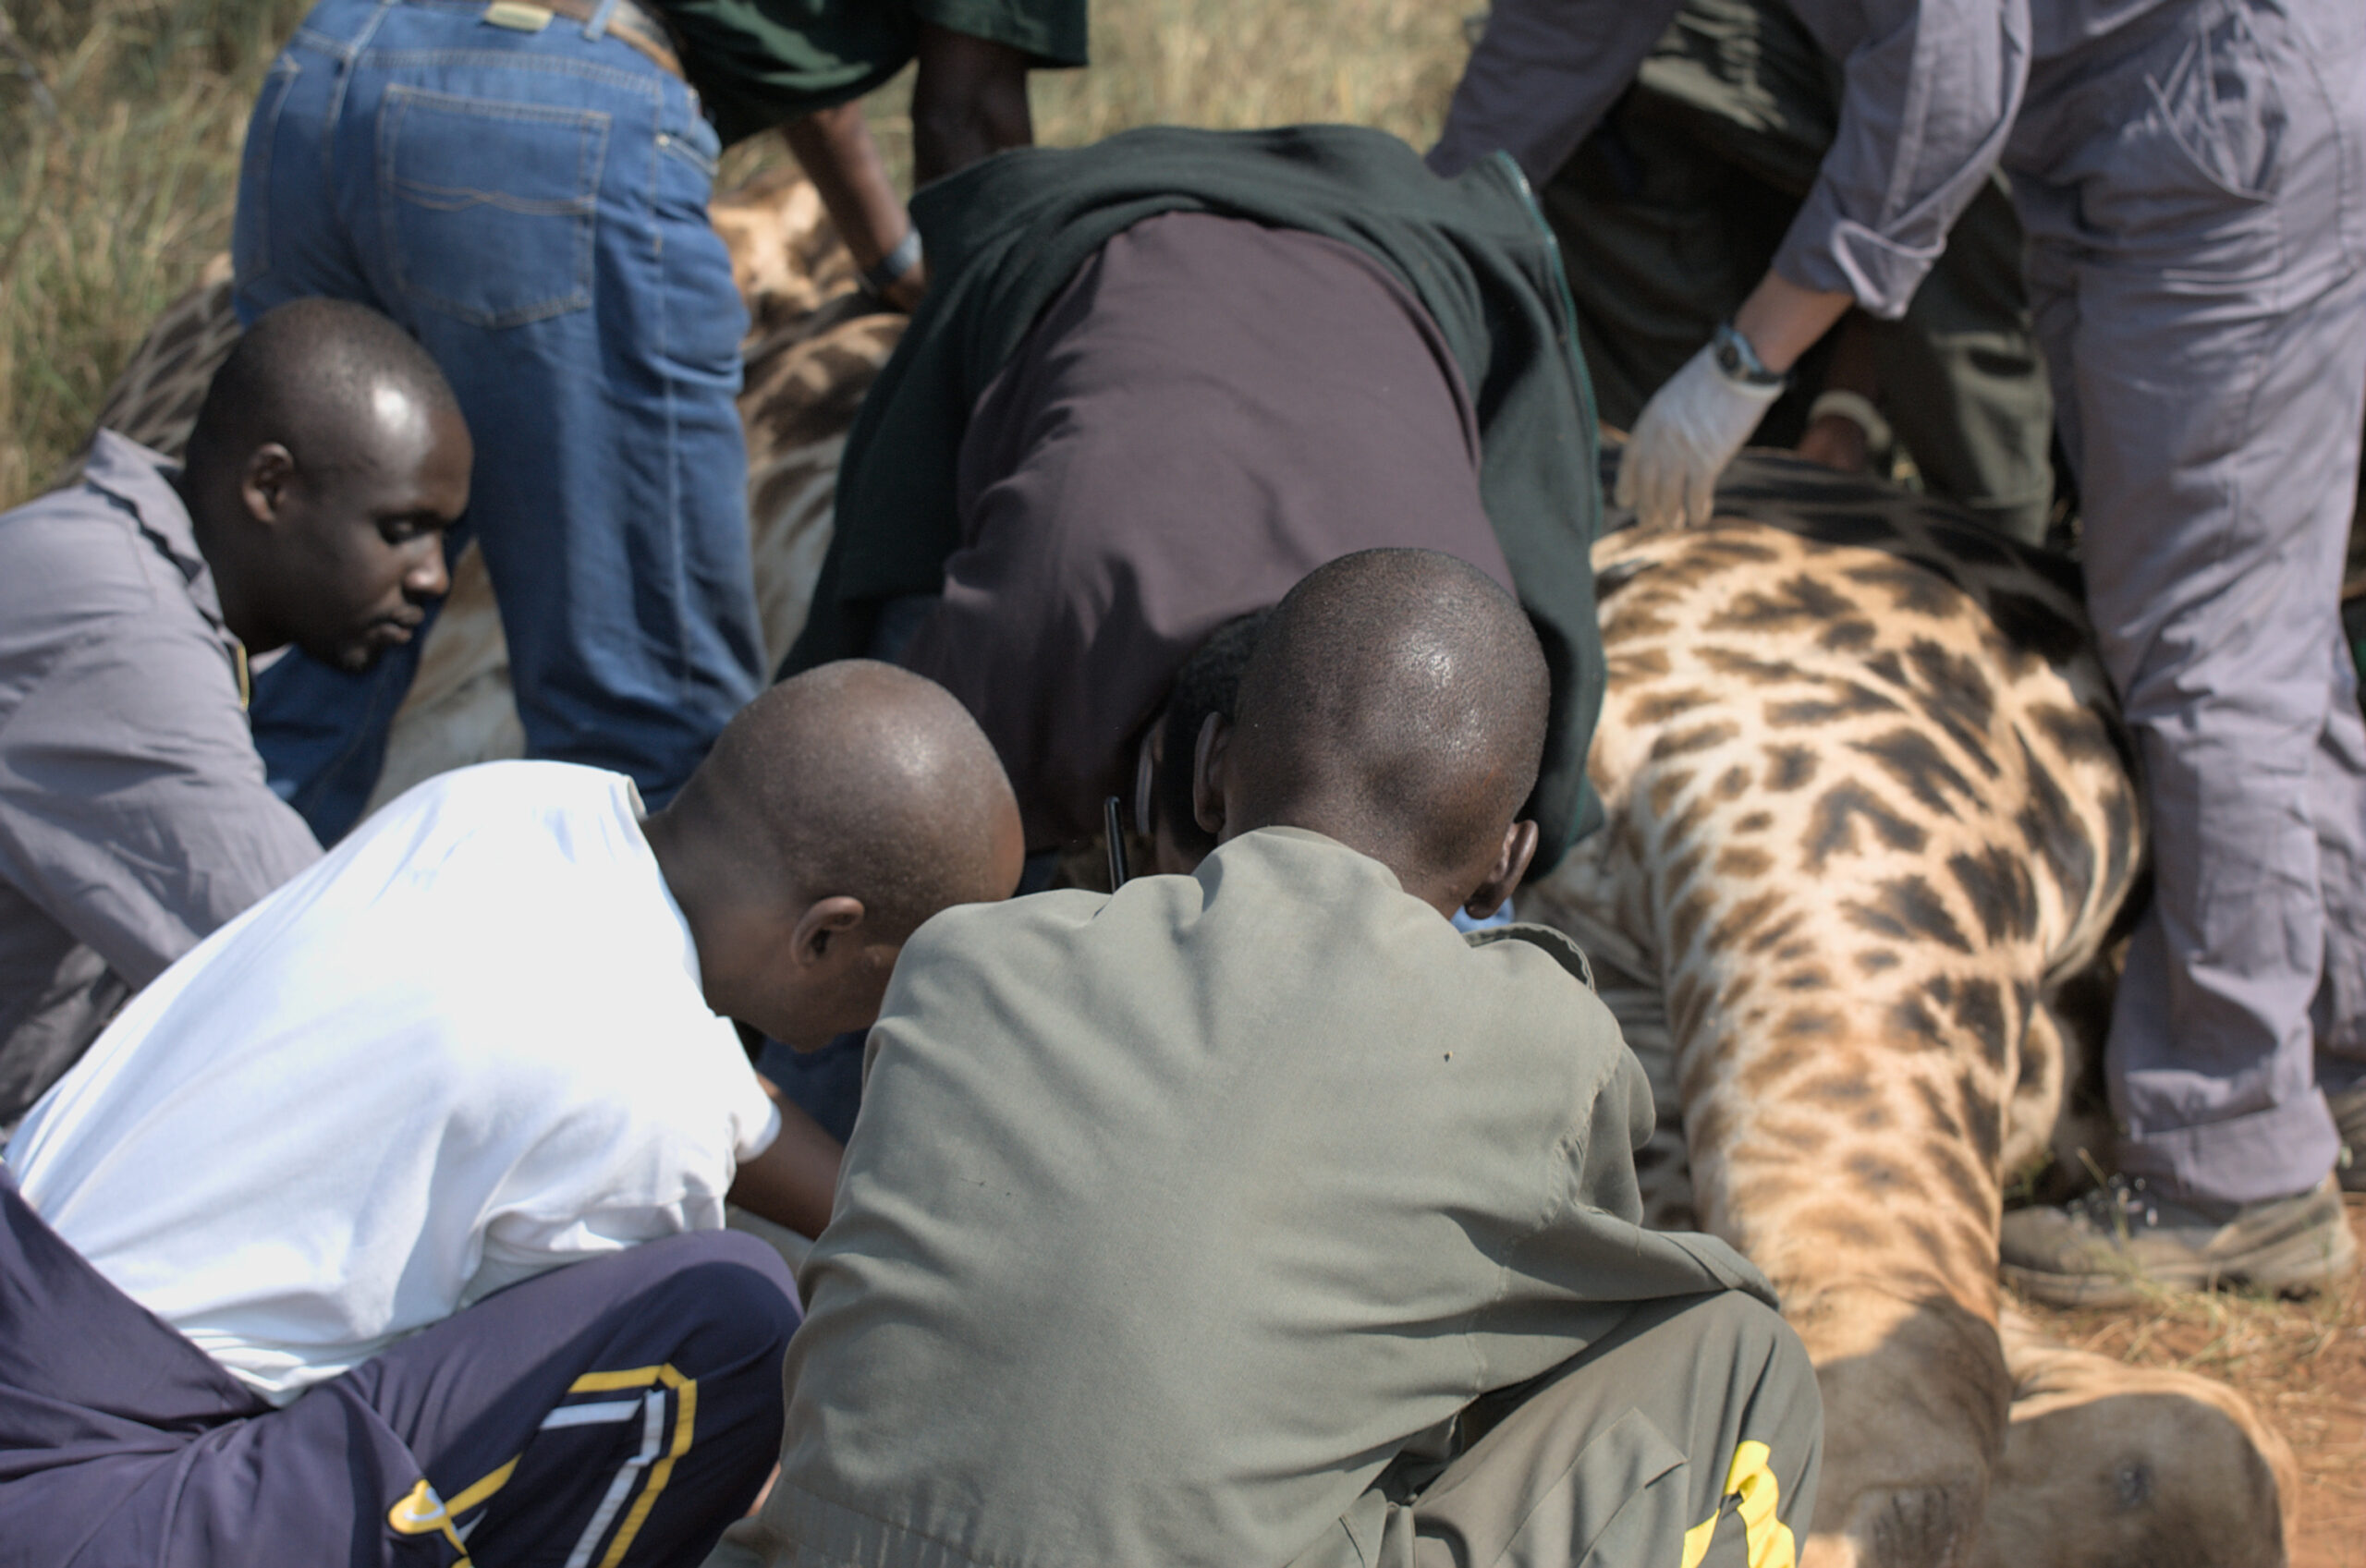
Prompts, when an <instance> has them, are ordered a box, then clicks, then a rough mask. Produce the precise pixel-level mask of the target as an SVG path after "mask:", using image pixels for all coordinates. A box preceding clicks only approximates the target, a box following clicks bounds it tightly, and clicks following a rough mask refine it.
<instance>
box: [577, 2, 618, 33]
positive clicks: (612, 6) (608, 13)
mask: <svg viewBox="0 0 2366 1568" xmlns="http://www.w3.org/2000/svg"><path fill="white" fill-rule="evenodd" d="M615 14H616V0H600V3H599V4H598V5H597V6H593V7H592V8H591V20H590V21H588V22H585V23H584V24H583V36H584V37H586V38H595V39H596V38H601V37H604V36H605V35H606V33H607V30H608V18H610V17H612V16H614V15H615Z"/></svg>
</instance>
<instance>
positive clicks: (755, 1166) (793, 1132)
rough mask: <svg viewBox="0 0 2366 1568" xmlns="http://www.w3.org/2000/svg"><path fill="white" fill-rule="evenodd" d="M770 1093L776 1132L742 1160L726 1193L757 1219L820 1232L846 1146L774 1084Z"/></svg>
mask: <svg viewBox="0 0 2366 1568" xmlns="http://www.w3.org/2000/svg"><path fill="white" fill-rule="evenodd" d="M767 1088H768V1089H769V1088H770V1086H767ZM771 1093H772V1097H773V1103H774V1105H777V1106H779V1107H780V1136H778V1137H776V1138H774V1139H773V1141H772V1144H771V1146H770V1147H769V1148H767V1149H765V1150H764V1151H763V1152H762V1154H759V1155H757V1156H756V1157H755V1158H754V1159H753V1160H750V1161H743V1162H742V1163H741V1164H740V1166H739V1171H738V1174H737V1175H736V1176H734V1177H733V1178H732V1182H731V1190H730V1192H729V1193H727V1194H726V1197H729V1199H730V1200H731V1201H732V1202H733V1203H736V1204H738V1206H739V1207H740V1208H742V1209H746V1210H748V1212H749V1213H750V1214H753V1215H756V1216H758V1217H759V1218H761V1219H765V1220H770V1221H771V1222H773V1223H774V1224H775V1225H786V1226H787V1227H788V1228H789V1229H790V1230H792V1231H795V1232H796V1233H797V1234H799V1235H801V1236H818V1235H820V1234H822V1228H823V1226H824V1225H827V1224H828V1223H829V1222H830V1205H831V1202H832V1200H833V1199H834V1198H835V1197H836V1195H837V1190H838V1161H839V1158H840V1157H841V1156H842V1155H843V1154H844V1153H845V1152H846V1151H845V1149H842V1148H841V1147H840V1146H839V1143H838V1140H837V1139H835V1138H834V1137H832V1136H830V1135H829V1134H827V1133H825V1132H823V1130H822V1124H820V1123H819V1122H816V1121H815V1120H813V1118H812V1117H811V1116H809V1115H807V1114H806V1113H805V1112H804V1110H803V1109H802V1108H801V1107H799V1106H798V1105H795V1104H793V1103H791V1102H790V1101H789V1100H785V1099H783V1098H782V1097H781V1095H780V1093H779V1091H778V1090H776V1089H774V1090H771Z"/></svg>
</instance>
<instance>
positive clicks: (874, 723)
mask: <svg viewBox="0 0 2366 1568" xmlns="http://www.w3.org/2000/svg"><path fill="white" fill-rule="evenodd" d="M691 788H692V789H694V790H696V791H698V792H699V793H700V794H701V795H702V796H704V797H705V803H706V804H707V805H708V806H709V807H710V808H712V809H713V810H715V811H717V812H718V813H720V814H722V815H725V816H726V817H728V818H730V819H731V820H733V821H734V822H735V824H736V825H737V826H738V829H739V831H740V832H741V833H743V834H744V835H745V837H744V838H743V840H742V842H743V844H744V845H745V847H746V850H747V853H748V854H749V856H750V857H751V858H754V857H764V858H766V859H769V860H770V861H771V862H772V863H773V866H774V869H775V870H777V871H778V873H779V875H780V877H781V880H782V882H783V885H784V886H793V887H794V889H795V890H796V893H797V895H798V896H799V897H800V898H802V899H805V900H807V901H811V900H812V899H815V898H821V897H825V896H828V895H830V894H833V893H842V894H846V895H848V896H850V897H854V898H858V899H860V900H861V901H862V904H863V906H864V907H865V909H866V910H868V911H869V912H870V914H869V918H871V919H872V920H875V921H877V922H879V926H880V930H881V931H882V932H883V933H884V934H885V935H888V936H891V937H893V938H894V939H896V940H897V941H901V940H902V939H903V938H904V937H907V936H909V935H910V934H911V932H912V930H914V929H915V928H916V927H918V926H919V925H920V924H921V921H923V920H925V919H927V918H929V917H930V916H932V915H933V914H935V913H936V912H937V911H938V910H940V909H943V908H945V907H946V906H949V905H954V904H975V903H982V902H984V901H987V900H992V899H997V898H1003V897H1006V896H1007V895H1008V894H1009V893H1010V890H1011V886H1012V884H1013V882H1015V881H1017V873H1016V871H1015V870H1012V869H1010V868H1008V867H1006V866H1004V865H1001V864H999V863H998V862H997V857H996V853H995V850H996V845H995V839H996V836H997V831H998V830H999V829H1000V828H1001V827H1002V826H1003V825H1005V819H1006V818H1007V817H1009V816H1010V815H1011V814H1012V813H1014V812H1016V810H1017V809H1018V808H1017V806H1016V804H1015V802H1014V801H1013V799H1012V796H1011V792H1010V783H1009V781H1008V780H1007V779H1006V778H1005V777H1004V776H1003V771H1002V763H1001V761H1000V760H997V759H996V757H995V756H994V747H993V745H992V744H991V743H990V742H988V741H987V739H986V737H985V734H984V732H983V731H982V730H980V729H979V728H978V725H977V721H975V720H974V719H972V718H970V715H969V713H968V711H966V710H964V709H963V708H962V706H961V704H960V703H959V702H957V701H956V700H955V699H954V698H953V695H952V694H951V693H950V692H948V691H946V690H945V688H944V687H941V686H938V685H937V684H936V683H935V682H934V681H932V680H929V679H927V678H926V677H925V676H921V675H913V674H911V673H910V672H909V671H907V670H899V669H897V668H896V667H895V666H894V665H892V664H879V663H872V662H870V661H868V660H859V659H853V660H847V661H845V662H840V663H835V664H824V665H823V666H821V667H820V668H818V669H814V670H809V671H807V672H806V673H805V674H803V675H799V676H797V677H795V678H794V679H792V680H787V681H783V682H782V683H781V684H780V685H778V686H775V687H773V688H772V689H771V690H769V691H767V692H765V693H764V694H763V695H762V696H761V697H759V698H757V699H756V700H755V701H753V702H751V703H750V704H749V705H748V706H747V707H746V708H745V709H743V710H741V711H740V712H739V715H738V717H737V718H735V719H733V720H732V721H731V723H730V724H729V725H727V726H726V728H725V730H724V732H723V736H722V738H721V739H719V740H717V741H716V742H715V744H714V749H713V751H712V752H710V753H708V755H707V759H706V761H705V762H704V763H703V764H701V766H700V768H699V771H698V774H697V776H696V777H695V778H694V779H693V780H692V781H691ZM1006 871H1008V872H1009V874H1008V875H1006V874H1005V873H1006Z"/></svg>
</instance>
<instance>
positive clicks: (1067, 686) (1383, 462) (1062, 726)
mask: <svg viewBox="0 0 2366 1568" xmlns="http://www.w3.org/2000/svg"><path fill="white" fill-rule="evenodd" d="M959 487H960V488H959V505H960V513H961V530H962V532H961V548H960V549H959V550H957V552H955V553H954V554H953V555H952V556H951V558H950V559H948V560H947V561H946V563H945V598H944V601H943V602H942V603H941V604H939V605H938V606H937V607H936V608H935V609H934V610H933V612H932V613H931V614H930V615H929V617H928V618H927V620H926V621H925V622H923V623H922V625H921V629H920V631H919V633H918V635H917V636H916V637H915V638H913V640H912V643H911V645H910V647H909V648H908V649H907V650H905V652H904V654H903V662H905V663H906V664H907V665H908V666H909V667H910V668H912V669H914V670H917V671H919V672H920V673H921V674H922V675H927V676H929V677H930V678H932V679H933V680H936V681H938V682H941V683H942V684H943V685H945V687H948V688H949V689H950V690H951V691H952V692H953V693H954V695H955V696H957V697H958V698H959V699H961V701H962V702H963V704H964V705H966V706H967V707H968V708H969V710H970V712H971V713H973V714H974V715H976V717H977V720H978V723H980V725H981V726H982V727H983V728H984V730H985V732H986V734H987V735H988V736H989V737H991V738H992V740H993V741H994V748H995V749H996V750H997V751H999V752H1000V753H1001V755H1002V760H1003V766H1004V767H1005V768H1006V769H1007V770H1008V772H1009V773H1010V780H1011V784H1012V786H1013V787H1014V788H1015V789H1016V790H1017V791H1018V805H1019V810H1020V813H1021V815H1022V816H1023V817H1024V818H1025V820H1026V825H1027V842H1028V845H1029V846H1030V847H1031V848H1043V847H1048V846H1051V845H1057V844H1061V843H1066V842H1070V841H1073V840H1076V839H1080V838H1084V837H1087V836H1089V835H1090V834H1092V833H1095V832H1097V831H1098V829H1099V827H1100V822H1101V802H1102V799H1103V797H1104V796H1109V795H1116V794H1121V793H1125V792H1127V791H1129V790H1130V788H1131V781H1132V765H1133V751H1132V748H1133V744H1134V741H1135V738H1136V736H1137V735H1139V733H1140V729H1141V726H1142V725H1143V724H1144V723H1146V722H1147V721H1148V720H1149V719H1150V718H1151V717H1152V716H1153V713H1154V712H1155V711H1156V710H1157V708H1158V707H1159V705H1160V704H1161V703H1162V702H1163V701H1164V700H1165V696H1166V691H1167V687H1169V686H1170V685H1171V684H1172V682H1173V680H1174V677H1175V673H1176V671H1177V669H1179V668H1180V667H1181V666H1182V663H1183V662H1184V661H1185V660H1186V659H1188V658H1189V656H1190V654H1191V652H1192V650H1194V649H1196V648H1197V647H1198V646H1199V644H1200V642H1201V639H1203V638H1205V637H1206V636H1207V635H1208V633H1210V632H1211V631H1213V630H1214V629H1215V628H1216V627H1217V626H1221V625H1222V624H1223V623H1225V622H1226V621H1228V620H1230V619H1232V618H1233V617H1234V616H1236V615H1239V614H1246V613H1248V612H1250V611H1251V610H1258V609H1262V608H1264V607H1266V606H1268V605H1271V604H1273V603H1274V602H1277V601H1279V600H1280V598H1281V597H1282V595H1283V594H1285V593H1287V591H1289V590H1290V588H1291V587H1292V586H1293V585H1295V584H1296V583H1297V582H1298V580H1299V578H1300V577H1304V576H1305V575H1306V574H1307V573H1309V572H1311V571H1312V570H1313V569H1314V568H1315V567H1317V566H1319V565H1323V563H1324V562H1326V561H1331V560H1335V559H1336V558H1337V557H1339V556H1341V555H1344V554H1348V553H1350V552H1353V551H1358V550H1365V549H1372V548H1374V547H1378V546H1384V545H1412V546H1419V547H1421V548H1426V549H1431V550H1441V551H1445V552H1446V553H1449V554H1453V555H1457V556H1459V557H1461V558H1462V559H1463V560H1465V561H1468V562H1470V564H1471V565H1475V566H1477V567H1479V568H1480V569H1481V570H1482V571H1484V572H1486V573H1487V574H1488V575H1489V576H1490V577H1494V579H1495V580H1496V581H1497V582H1500V583H1502V584H1503V585H1504V587H1505V588H1506V590H1510V588H1511V586H1512V579H1511V570H1510V568H1509V567H1508V566H1507V565H1505V562H1504V557H1503V552H1502V550H1501V548H1500V547H1499V546H1498V545H1497V544H1496V542H1495V535H1494V529H1493V528H1492V527H1490V525H1489V524H1488V521H1487V515H1486V512H1485V509H1484V508H1483V507H1482V505H1481V504H1480V497H1479V434H1478V422H1477V419H1476V418H1475V417H1474V415H1473V413H1472V410H1471V407H1470V395H1469V393H1468V392H1467V391H1466V390H1465V389H1464V386H1463V384H1462V378H1461V374H1460V372H1459V371H1457V369H1456V367H1455V362H1454V359H1453V357H1452V355H1451V354H1449V353H1448V351H1447V349H1446V346H1445V342H1444V341H1443V340H1442V339H1441V338H1440V337H1439V335H1438V333H1437V329H1436V326H1435V325H1434V324H1433V322H1431V320H1430V318H1429V316H1428V314H1427V313H1426V312H1424V311H1423V310H1422V309H1421V305H1420V303H1419V302H1418V301H1417V300H1415V298H1413V296H1412V295H1411V294H1410V293H1409V292H1408V291H1407V290H1406V289H1405V288H1404V287H1403V286H1401V285H1400V284H1398V283H1397V282H1396V279H1395V278H1394V277H1392V276H1391V275H1390V274H1389V273H1387V272H1386V271H1385V270H1384V269H1383V268H1382V267H1381V266H1380V265H1379V264H1378V263H1376V262H1374V261H1371V260H1370V259H1368V258H1367V257H1365V256H1364V255H1363V254H1361V253H1360V252H1359V251H1357V250H1355V249H1352V248H1350V247H1348V246H1346V245H1342V244H1340V243H1338V242H1336V241H1334V240H1330V239H1325V238H1322V237H1318V236H1314V235H1310V234H1303V233H1298V232H1295V231H1290V230H1280V229H1267V228H1264V227H1262V226H1260V225H1256V224H1253V223H1248V222H1243V221H1240V220H1238V219H1230V218H1220V217H1215V216H1213V215H1210V214H1206V213H1168V214H1165V215H1164V216H1160V217H1154V218H1150V219H1147V220H1145V221H1144V222H1142V223H1140V224H1137V225H1135V226H1133V227H1132V228H1130V229H1128V230H1127V231H1126V232H1125V233H1123V234H1121V235H1119V236H1117V237H1116V238H1115V239H1113V240H1111V241H1110V242H1109V243H1108V244H1107V245H1105V246H1104V247H1103V248H1102V249H1101V251H1100V252H1099V254H1097V255H1096V256H1094V257H1093V259H1092V261H1088V262H1086V263H1085V265H1084V266H1083V267H1082V268H1080V269H1079V271H1078V273H1077V276H1076V279H1075V281H1074V282H1072V283H1071V284H1070V285H1069V286H1068V287H1067V291H1066V292H1065V293H1064V294H1062V295H1061V296H1060V297H1059V298H1057V299H1056V300H1055V301H1054V302H1053V304H1052V305H1051V307H1050V308H1049V309H1048V310H1045V311H1044V313H1043V319H1042V320H1041V321H1040V322H1037V323H1036V325H1035V327H1034V330H1033V331H1032V332H1031V334H1029V336H1028V338H1027V340H1026V342H1024V343H1023V344H1021V345H1020V346H1019V349H1018V353H1017V354H1015V355H1014V356H1013V357H1012V359H1011V361H1010V363H1009V364H1008V365H1007V366H1006V367H1005V368H1004V370H1003V371H1002V374H1001V375H1000V376H998V377H997V378H996V379H995V380H994V383H993V384H992V385H990V386H988V387H987V389H986V391H985V394H984V395H982V397H981V398H980V399H979V401H978V407H977V409H976V411H975V414H974V416H973V418H972V419H971V420H970V428H969V431H968V433H967V435H966V436H965V437H964V439H963V442H962V446H961V465H960V475H959Z"/></svg>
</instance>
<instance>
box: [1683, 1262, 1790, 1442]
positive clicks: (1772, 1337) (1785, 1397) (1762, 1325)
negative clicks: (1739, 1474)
mask: <svg viewBox="0 0 2366 1568" xmlns="http://www.w3.org/2000/svg"><path fill="white" fill-rule="evenodd" d="M1682 1319H1683V1321H1684V1323H1685V1326H1686V1328H1687V1330H1688V1331H1689V1336H1690V1338H1691V1341H1692V1345H1693V1353H1694V1355H1695V1356H1696V1357H1697V1358H1698V1361H1699V1364H1701V1365H1703V1366H1707V1367H1728V1368H1730V1373H1729V1382H1730V1386H1731V1388H1732V1389H1733V1390H1734V1391H1735V1392H1734V1403H1735V1404H1738V1405H1740V1406H1741V1407H1742V1408H1743V1411H1744V1415H1743V1435H1744V1436H1745V1437H1754V1438H1760V1439H1762V1440H1763V1439H1768V1438H1771V1436H1772V1435H1773V1434H1774V1433H1777V1432H1780V1433H1782V1434H1783V1435H1784V1436H1785V1437H1787V1439H1788V1440H1790V1441H1791V1443H1792V1444H1793V1445H1795V1446H1800V1447H1806V1448H1812V1447H1815V1446H1817V1445H1819V1444H1820V1443H1821V1441H1822V1439H1823V1396H1822V1394H1821V1393H1820V1392H1818V1390H1817V1386H1816V1377H1815V1364H1814V1363H1813V1362H1812V1361H1811V1360H1810V1359H1809V1358H1808V1349H1807V1346H1806V1345H1805V1344H1804V1343H1801V1342H1800V1339H1799V1332H1798V1331H1797V1330H1795V1329H1793V1328H1792V1327H1791V1325H1790V1324H1788V1323H1787V1322H1785V1321H1784V1320H1783V1315H1782V1314H1781V1313H1780V1312H1777V1311H1776V1310H1775V1309H1774V1308H1773V1307H1769V1306H1767V1305H1766V1304H1765V1303H1764V1302H1762V1301H1760V1300H1759V1299H1758V1298H1757V1297H1755V1296H1751V1295H1745V1294H1744V1293H1742V1292H1740V1291H1722V1292H1720V1293H1718V1294H1717V1295H1712V1296H1704V1297H1702V1298H1701V1300H1700V1301H1698V1302H1696V1303H1694V1304H1693V1305H1692V1306H1690V1307H1687V1308H1685V1310H1684V1312H1683V1314H1682Z"/></svg>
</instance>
